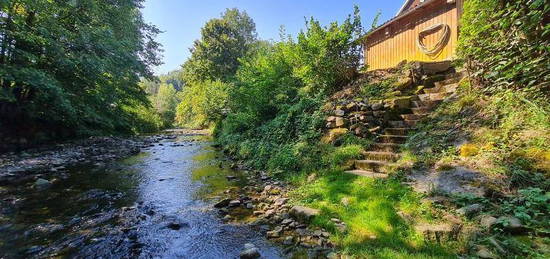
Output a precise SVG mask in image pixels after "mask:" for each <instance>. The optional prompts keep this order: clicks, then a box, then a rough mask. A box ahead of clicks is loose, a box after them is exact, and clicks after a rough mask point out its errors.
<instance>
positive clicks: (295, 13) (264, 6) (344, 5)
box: [143, 0, 404, 74]
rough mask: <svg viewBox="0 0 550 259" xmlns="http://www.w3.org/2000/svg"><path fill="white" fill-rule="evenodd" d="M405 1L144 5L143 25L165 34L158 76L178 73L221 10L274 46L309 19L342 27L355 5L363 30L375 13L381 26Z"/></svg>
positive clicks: (160, 1)
mask: <svg viewBox="0 0 550 259" xmlns="http://www.w3.org/2000/svg"><path fill="white" fill-rule="evenodd" d="M403 2H404V0H318V1H315V0H270V1H268V0H146V3H145V8H144V9H143V14H144V17H145V20H146V21H147V22H149V23H152V24H155V25H156V26H157V27H159V28H160V29H161V30H162V31H164V33H162V34H161V35H159V37H158V41H159V42H160V43H161V44H162V45H163V49H164V53H163V56H164V58H163V61H164V64H163V65H161V66H159V67H157V68H155V72H156V73H157V74H163V73H166V72H169V71H172V70H175V69H178V68H179V67H180V65H181V64H183V62H184V61H185V60H186V59H187V58H188V57H189V55H190V53H189V48H190V47H191V46H192V44H193V41H194V40H195V39H198V38H199V37H200V29H201V27H202V26H203V25H204V24H205V23H206V22H207V21H208V20H209V19H211V18H214V17H219V16H220V14H221V13H222V12H223V11H224V10H225V9H226V8H233V7H236V8H239V9H240V10H244V11H246V12H247V13H248V15H249V16H250V17H252V19H253V20H254V22H255V23H256V30H257V32H258V36H259V37H260V38H261V39H265V40H269V39H273V40H278V39H279V28H280V27H281V25H283V26H284V27H285V30H286V32H287V33H289V34H291V35H293V36H296V34H297V33H298V32H299V31H300V29H302V28H303V27H304V17H310V16H313V17H315V18H316V19H318V20H319V21H321V23H322V24H325V25H326V24H328V23H330V22H332V21H343V20H344V19H346V17H347V15H348V14H351V13H352V12H353V5H354V4H357V5H359V8H360V10H361V18H362V20H363V26H364V27H365V28H367V27H368V26H370V25H371V23H372V19H373V17H374V16H375V14H376V12H377V11H379V10H380V11H381V12H382V16H381V17H380V23H381V22H384V21H386V20H388V19H390V18H391V17H393V16H394V15H395V13H396V12H397V10H398V9H399V8H400V7H401V5H402V4H403Z"/></svg>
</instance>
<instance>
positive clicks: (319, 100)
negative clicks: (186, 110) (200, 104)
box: [216, 9, 361, 173]
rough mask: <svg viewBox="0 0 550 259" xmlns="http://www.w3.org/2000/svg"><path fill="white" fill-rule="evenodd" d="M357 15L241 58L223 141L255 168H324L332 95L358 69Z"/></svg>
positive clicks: (311, 24) (314, 26) (309, 27)
mask: <svg viewBox="0 0 550 259" xmlns="http://www.w3.org/2000/svg"><path fill="white" fill-rule="evenodd" d="M359 21H360V19H359V15H358V11H357V9H356V12H355V15H354V16H353V17H352V16H350V17H348V19H346V20H345V21H344V23H343V24H341V25H338V24H337V23H331V24H330V25H329V26H328V27H322V26H321V25H320V23H319V22H318V21H316V20H314V19H313V18H312V19H310V20H309V21H308V22H307V24H306V29H305V31H303V32H301V33H300V34H299V35H298V38H297V40H296V41H295V40H293V39H291V38H290V37H287V38H283V39H282V40H281V41H280V42H277V43H274V44H263V45H261V46H259V47H258V48H256V49H255V51H254V53H253V54H252V55H250V56H247V57H246V58H243V59H241V66H240V67H239V69H238V71H237V73H236V81H235V83H234V87H232V88H230V91H229V101H228V107H229V110H230V113H229V114H228V115H227V117H226V118H225V119H224V120H223V121H222V122H221V124H219V125H218V127H217V129H216V135H217V137H218V141H219V142H220V143H221V144H223V145H224V147H225V148H227V149H228V150H229V151H230V152H232V153H234V154H235V155H237V156H238V157H240V158H243V159H246V160H247V162H248V163H249V164H250V165H252V166H255V167H257V168H265V169H268V170H269V171H271V172H274V173H277V172H285V173H287V172H296V171H300V170H305V169H313V168H319V167H321V166H323V165H326V163H327V161H328V160H325V159H321V157H323V156H326V155H327V153H328V152H329V151H330V148H329V147H328V146H326V145H323V144H320V143H319V139H320V137H321V128H322V126H323V119H324V117H325V115H324V113H323V112H321V106H322V105H323V104H324V103H325V101H326V97H327V95H328V94H330V93H332V92H334V91H336V90H339V89H341V87H342V86H343V85H344V84H345V83H347V82H349V80H351V79H352V78H353V75H354V73H355V71H356V69H357V66H358V65H359V49H358V45H357V43H356V42H357V41H356V39H357V38H358V37H359V33H360V31H361V25H360V23H359Z"/></svg>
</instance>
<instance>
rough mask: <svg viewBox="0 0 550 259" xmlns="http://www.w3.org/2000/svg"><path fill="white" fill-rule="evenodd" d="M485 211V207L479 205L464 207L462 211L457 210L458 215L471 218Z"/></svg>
mask: <svg viewBox="0 0 550 259" xmlns="http://www.w3.org/2000/svg"><path fill="white" fill-rule="evenodd" d="M482 210H483V205H482V204H479V203H475V204H470V205H468V206H464V207H462V208H460V209H457V210H456V213H458V214H459V215H461V216H465V217H471V216H473V215H475V214H478V213H480V212H481V211H482Z"/></svg>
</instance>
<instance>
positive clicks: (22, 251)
mask: <svg viewBox="0 0 550 259" xmlns="http://www.w3.org/2000/svg"><path fill="white" fill-rule="evenodd" d="M227 175H233V176H236V177H237V180H234V181H228V180H227V179H226V176H227ZM57 177H58V180H56V181H55V182H54V184H53V185H52V186H51V187H50V188H47V189H44V190H38V189H36V188H33V187H32V183H28V184H22V185H18V186H0V188H1V189H0V206H1V207H0V258H42V257H61V258H66V257H68V258H238V257H239V253H240V251H242V250H243V247H244V244H245V243H253V244H254V245H256V247H258V248H259V250H260V253H261V254H262V257H263V258H280V257H281V251H280V249H279V248H278V247H276V246H274V245H272V244H270V243H269V242H268V241H266V240H265V239H264V238H263V237H262V235H261V234H259V233H258V231H255V230H253V229H251V228H249V227H248V226H246V225H232V224H224V223H223V222H222V221H221V220H220V219H219V216H218V215H217V212H216V210H214V209H212V204H211V203H212V202H211V201H210V199H205V197H211V196H213V195H216V194H217V193H218V192H219V191H220V190H223V189H226V188H228V187H231V185H242V184H245V181H246V180H245V178H244V177H242V176H241V175H240V173H239V172H236V171H231V170H230V169H227V168H226V167H225V161H223V159H222V156H221V155H220V154H219V153H218V152H217V151H215V150H214V149H212V148H210V144H209V142H208V141H207V140H205V139H204V137H201V136H192V135H180V136H179V137H178V138H176V139H171V140H163V141H161V142H160V143H157V144H155V145H154V146H151V147H149V148H147V149H145V150H143V152H142V153H140V154H138V155H136V156H133V157H130V158H127V159H125V160H122V161H117V162H114V163H111V164H109V165H105V166H100V167H98V166H78V167H73V168H69V169H68V171H67V172H65V173H59V174H58V175H57Z"/></svg>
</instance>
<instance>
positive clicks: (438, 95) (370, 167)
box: [346, 72, 464, 178]
mask: <svg viewBox="0 0 550 259" xmlns="http://www.w3.org/2000/svg"><path fill="white" fill-rule="evenodd" d="M463 76H464V75H463V73H461V72H457V73H451V74H447V75H445V76H443V77H442V78H441V79H440V80H439V81H436V82H433V84H430V86H431V87H429V88H424V89H422V91H421V92H422V93H419V94H416V95H412V96H410V105H409V108H408V109H404V110H403V113H401V114H399V117H400V119H399V120H389V121H388V122H387V125H384V126H383V128H382V130H381V134H379V135H378V136H377V138H376V142H375V143H374V144H372V145H371V146H370V147H369V149H368V150H367V151H363V154H362V155H363V158H364V159H361V160H355V161H354V163H353V166H354V168H353V169H352V170H349V171H346V173H350V174H354V175H359V176H365V177H372V178H386V177H388V174H387V172H388V171H389V170H390V169H392V168H394V167H395V166H396V163H395V162H396V161H397V160H399V158H400V154H399V151H400V149H401V145H402V144H404V143H405V142H406V141H407V138H408V133H410V132H411V131H413V130H414V129H415V126H416V124H417V123H418V122H419V121H420V120H422V119H423V118H425V117H427V116H428V115H429V114H430V113H431V112H432V111H433V110H435V108H436V107H437V106H438V105H439V104H440V103H441V102H442V101H443V100H445V98H447V97H448V96H449V95H451V94H452V93H454V92H455V91H456V89H457V87H458V83H459V81H460V80H461V79H462V78H463Z"/></svg>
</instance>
